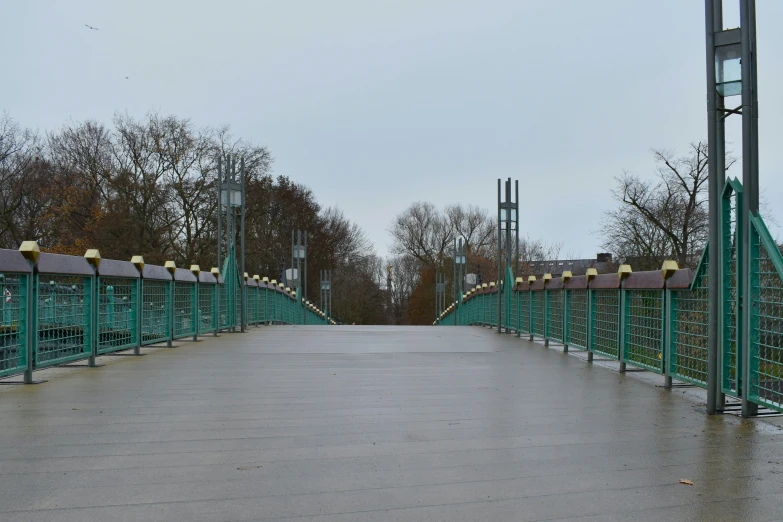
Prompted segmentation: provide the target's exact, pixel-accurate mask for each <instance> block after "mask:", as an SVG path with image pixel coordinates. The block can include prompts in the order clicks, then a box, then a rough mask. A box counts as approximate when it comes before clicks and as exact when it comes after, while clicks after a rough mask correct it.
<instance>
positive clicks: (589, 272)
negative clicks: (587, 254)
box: [585, 268, 598, 281]
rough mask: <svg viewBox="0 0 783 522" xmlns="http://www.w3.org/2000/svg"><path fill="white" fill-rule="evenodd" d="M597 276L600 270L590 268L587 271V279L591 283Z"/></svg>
mask: <svg viewBox="0 0 783 522" xmlns="http://www.w3.org/2000/svg"><path fill="white" fill-rule="evenodd" d="M597 275H598V270H596V269H595V268H588V269H587V271H586V272H585V277H586V278H587V280H588V281H590V280H591V279H593V278H594V277H595V276H597Z"/></svg>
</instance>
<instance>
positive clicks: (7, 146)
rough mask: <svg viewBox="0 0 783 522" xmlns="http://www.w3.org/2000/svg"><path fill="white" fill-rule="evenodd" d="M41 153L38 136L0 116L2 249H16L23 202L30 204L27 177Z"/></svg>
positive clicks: (5, 116) (29, 186) (0, 240)
mask: <svg viewBox="0 0 783 522" xmlns="http://www.w3.org/2000/svg"><path fill="white" fill-rule="evenodd" d="M41 153H42V142H41V139H40V137H39V136H38V134H36V133H35V132H32V131H30V130H29V129H24V128H22V127H21V126H20V125H19V124H18V123H17V122H16V121H15V120H13V119H12V118H11V117H10V116H9V115H8V114H7V113H5V112H3V113H0V245H2V246H4V247H7V248H15V247H16V246H18V241H19V234H18V232H19V228H20V226H19V224H20V219H21V221H24V218H23V217H22V216H20V215H19V214H20V212H21V211H22V210H23V207H24V206H25V204H26V203H28V204H30V203H33V201H32V199H34V198H31V189H32V188H33V187H32V186H31V183H29V181H30V179H29V178H30V176H31V173H32V172H33V170H34V167H35V164H36V162H37V161H38V160H39V157H40V155H41ZM31 239H36V238H31Z"/></svg>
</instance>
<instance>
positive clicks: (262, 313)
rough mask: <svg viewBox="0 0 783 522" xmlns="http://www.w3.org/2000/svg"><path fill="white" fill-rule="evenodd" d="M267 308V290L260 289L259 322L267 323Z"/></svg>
mask: <svg viewBox="0 0 783 522" xmlns="http://www.w3.org/2000/svg"><path fill="white" fill-rule="evenodd" d="M266 312H267V306H266V289H265V288H259V289H258V320H259V321H261V322H262V323H265V322H266V321H267V320H268V319H267V315H266Z"/></svg>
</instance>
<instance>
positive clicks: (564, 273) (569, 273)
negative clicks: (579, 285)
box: [561, 270, 574, 281]
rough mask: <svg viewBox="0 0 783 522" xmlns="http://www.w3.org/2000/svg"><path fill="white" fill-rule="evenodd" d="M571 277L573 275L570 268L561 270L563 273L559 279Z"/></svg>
mask: <svg viewBox="0 0 783 522" xmlns="http://www.w3.org/2000/svg"><path fill="white" fill-rule="evenodd" d="M572 277H574V275H573V274H572V273H571V271H570V270H563V275H562V277H561V279H562V280H563V281H568V280H569V279H571V278H572Z"/></svg>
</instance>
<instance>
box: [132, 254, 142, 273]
mask: <svg viewBox="0 0 783 522" xmlns="http://www.w3.org/2000/svg"><path fill="white" fill-rule="evenodd" d="M130 262H131V263H133V264H134V265H136V268H137V269H138V270H139V272H141V271H142V270H144V256H133V257H131V261H130Z"/></svg>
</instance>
